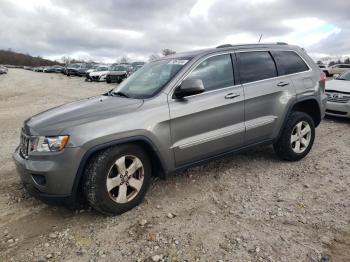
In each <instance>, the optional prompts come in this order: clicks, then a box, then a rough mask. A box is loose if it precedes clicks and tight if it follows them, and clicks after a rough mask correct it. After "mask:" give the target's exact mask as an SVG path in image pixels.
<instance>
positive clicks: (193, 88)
mask: <svg viewBox="0 0 350 262" xmlns="http://www.w3.org/2000/svg"><path fill="white" fill-rule="evenodd" d="M204 91H205V89H204V85H203V81H202V80H201V79H185V80H183V81H182V83H181V85H180V86H178V87H177V88H176V89H175V92H174V96H175V97H176V98H178V99H181V98H184V97H186V96H192V95H196V94H200V93H203V92H204Z"/></svg>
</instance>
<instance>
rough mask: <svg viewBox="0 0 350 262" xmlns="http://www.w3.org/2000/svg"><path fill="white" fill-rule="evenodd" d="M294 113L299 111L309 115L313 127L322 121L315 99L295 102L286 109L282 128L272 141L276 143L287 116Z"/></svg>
mask: <svg viewBox="0 0 350 262" xmlns="http://www.w3.org/2000/svg"><path fill="white" fill-rule="evenodd" d="M294 111H300V112H304V113H307V114H309V115H310V116H311V118H312V119H313V120H314V124H315V127H317V126H318V125H319V124H320V123H321V120H322V116H321V108H320V105H319V103H318V101H317V100H316V99H315V98H310V97H309V98H304V99H299V100H295V101H294V102H293V103H292V104H291V105H290V106H289V107H288V110H287V113H286V115H285V118H284V121H283V124H282V127H281V129H280V131H279V133H278V136H277V137H276V138H275V139H274V141H277V140H278V139H279V138H280V136H281V135H282V132H283V129H284V127H285V126H286V124H287V121H288V117H289V115H290V114H291V113H292V112H294Z"/></svg>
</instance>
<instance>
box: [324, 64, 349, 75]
mask: <svg viewBox="0 0 350 262" xmlns="http://www.w3.org/2000/svg"><path fill="white" fill-rule="evenodd" d="M322 70H323V71H324V72H325V73H326V75H327V76H333V75H335V74H342V73H344V72H346V71H348V70H350V64H336V65H332V66H329V67H327V68H326V69H322Z"/></svg>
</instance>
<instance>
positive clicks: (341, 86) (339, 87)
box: [326, 79, 350, 93]
mask: <svg viewBox="0 0 350 262" xmlns="http://www.w3.org/2000/svg"><path fill="white" fill-rule="evenodd" d="M327 90H334V91H339V92H348V93H350V81H345V80H336V79H334V80H331V81H328V82H326V91H327Z"/></svg>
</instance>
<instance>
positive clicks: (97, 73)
mask: <svg viewBox="0 0 350 262" xmlns="http://www.w3.org/2000/svg"><path fill="white" fill-rule="evenodd" d="M107 74H108V66H106V65H104V66H99V67H97V68H96V69H95V70H94V71H93V72H91V73H89V74H88V75H86V78H87V80H91V81H97V82H99V81H106V77H107Z"/></svg>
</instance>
